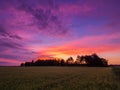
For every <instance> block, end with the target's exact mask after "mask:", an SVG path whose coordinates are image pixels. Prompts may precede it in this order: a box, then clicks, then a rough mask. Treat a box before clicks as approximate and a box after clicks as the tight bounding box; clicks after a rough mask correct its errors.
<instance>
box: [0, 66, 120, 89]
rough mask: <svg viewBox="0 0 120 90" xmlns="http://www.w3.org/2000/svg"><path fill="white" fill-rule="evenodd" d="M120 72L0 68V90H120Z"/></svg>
mask: <svg viewBox="0 0 120 90" xmlns="http://www.w3.org/2000/svg"><path fill="white" fill-rule="evenodd" d="M119 76H120V68H111V67H0V90H120V77H119Z"/></svg>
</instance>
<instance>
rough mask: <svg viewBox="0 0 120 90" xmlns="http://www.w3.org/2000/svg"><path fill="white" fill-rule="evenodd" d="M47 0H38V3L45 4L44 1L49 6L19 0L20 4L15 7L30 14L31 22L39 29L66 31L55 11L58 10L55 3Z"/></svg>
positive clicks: (51, 31) (57, 32) (60, 32)
mask: <svg viewBox="0 0 120 90" xmlns="http://www.w3.org/2000/svg"><path fill="white" fill-rule="evenodd" d="M42 1H44V0H42ZM47 1H48V2H41V3H40V1H39V5H40V6H41V4H43V5H45V3H47V6H49V7H45V6H41V7H39V8H38V7H36V6H35V5H34V4H30V3H28V2H27V1H25V0H20V1H19V3H20V4H19V5H18V6H17V7H16V8H17V9H18V10H22V11H25V12H26V13H29V14H30V15H32V16H33V23H34V25H36V26H37V27H38V29H39V30H40V31H43V32H49V33H50V34H54V33H55V34H66V33H68V29H67V28H66V26H65V25H64V24H63V23H62V20H61V19H60V17H59V15H58V13H57V12H58V10H56V9H58V7H57V6H56V5H55V3H54V1H53V0H47ZM48 4H49V5H48ZM49 29H50V30H49Z"/></svg>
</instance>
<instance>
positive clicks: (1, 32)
mask: <svg viewBox="0 0 120 90" xmlns="http://www.w3.org/2000/svg"><path fill="white" fill-rule="evenodd" d="M0 36H2V37H6V38H12V39H19V40H21V39H22V37H20V36H18V35H16V34H12V33H11V32H8V31H7V30H6V29H5V28H4V26H2V25H0Z"/></svg>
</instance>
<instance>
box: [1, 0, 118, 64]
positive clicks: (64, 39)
mask: <svg viewBox="0 0 120 90" xmlns="http://www.w3.org/2000/svg"><path fill="white" fill-rule="evenodd" d="M92 53H97V54H98V55H99V56H100V57H103V58H106V59H107V60H108V62H109V64H120V0H0V66H14V65H15V66H16V65H20V63H22V62H26V61H31V60H37V59H38V58H64V59H67V58H68V57H70V56H72V57H74V58H75V57H76V56H77V55H89V54H92Z"/></svg>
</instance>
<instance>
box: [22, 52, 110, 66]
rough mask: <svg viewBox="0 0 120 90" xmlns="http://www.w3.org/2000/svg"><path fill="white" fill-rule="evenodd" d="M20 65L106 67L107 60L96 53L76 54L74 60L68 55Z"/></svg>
mask: <svg viewBox="0 0 120 90" xmlns="http://www.w3.org/2000/svg"><path fill="white" fill-rule="evenodd" d="M21 66H95V67H106V66H108V60H106V59H104V58H101V57H99V56H98V55H97V54H92V55H84V56H80V55H78V56H77V58H76V60H74V59H73V57H69V58H68V59H67V60H64V59H56V58H53V59H46V60H42V59H38V60H36V61H34V60H32V61H31V62H25V63H21Z"/></svg>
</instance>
